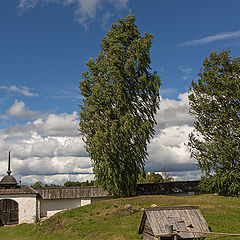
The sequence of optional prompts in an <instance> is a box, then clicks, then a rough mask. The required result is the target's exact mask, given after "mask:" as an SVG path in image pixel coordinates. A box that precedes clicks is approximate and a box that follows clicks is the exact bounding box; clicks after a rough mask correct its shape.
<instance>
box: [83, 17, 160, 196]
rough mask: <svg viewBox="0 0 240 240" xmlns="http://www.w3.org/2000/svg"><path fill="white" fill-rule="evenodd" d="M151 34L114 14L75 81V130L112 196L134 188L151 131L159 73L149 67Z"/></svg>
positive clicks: (97, 176)
mask: <svg viewBox="0 0 240 240" xmlns="http://www.w3.org/2000/svg"><path fill="white" fill-rule="evenodd" d="M152 38H153V36H152V35H151V34H147V33H145V34H144V36H143V37H142V36H141V35H140V33H139V31H138V28H137V26H136V25H135V17H134V15H132V14H130V15H129V16H128V17H127V18H125V19H119V20H118V23H115V24H112V26H111V29H110V31H109V32H108V34H107V35H106V36H105V37H104V38H103V40H102V45H101V47H102V50H101V52H100V53H99V55H98V57H97V58H96V60H95V61H94V60H93V59H90V60H89V61H88V62H87V66H88V69H89V71H87V72H84V73H83V74H82V81H81V82H80V93H81V95H82V97H83V103H82V104H80V107H81V112H80V125H79V126H80V133H81V134H82V137H83V140H84V142H85V146H86V150H87V151H88V153H89V155H90V158H91V160H92V164H93V171H94V174H95V178H96V180H97V182H98V184H100V185H101V186H102V187H103V188H104V189H106V190H107V191H108V192H109V193H110V194H114V195H115V196H131V195H133V194H134V193H135V189H136V184H137V179H138V174H139V173H140V171H141V169H143V168H144V165H145V159H146V157H147V143H148V142H149V140H150V139H151V137H152V136H153V134H154V129H153V127H154V124H155V119H154V115H155V113H156V110H157V108H158V106H159V87H160V77H159V76H158V75H157V73H156V72H151V71H150V70H151V68H150V62H151V61H150V48H151V43H152Z"/></svg>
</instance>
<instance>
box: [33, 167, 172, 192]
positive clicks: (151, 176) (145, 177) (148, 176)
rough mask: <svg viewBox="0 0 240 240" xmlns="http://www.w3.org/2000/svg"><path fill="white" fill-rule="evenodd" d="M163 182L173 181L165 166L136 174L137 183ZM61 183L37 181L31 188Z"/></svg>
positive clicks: (69, 183) (77, 184)
mask: <svg viewBox="0 0 240 240" xmlns="http://www.w3.org/2000/svg"><path fill="white" fill-rule="evenodd" d="M163 182H173V178H172V177H170V174H169V173H168V172H167V169H166V168H163V169H162V172H161V174H160V173H155V172H147V171H144V172H142V173H141V174H139V176H138V184H144V183H163ZM63 186H64V187H84V186H98V183H97V181H95V180H92V181H88V180H87V181H85V182H79V181H76V182H72V181H67V182H65V183H64V184H63ZM63 186H62V185H57V184H43V183H42V182H39V181H37V182H36V183H34V184H33V185H31V187H32V188H43V187H44V188H46V187H63Z"/></svg>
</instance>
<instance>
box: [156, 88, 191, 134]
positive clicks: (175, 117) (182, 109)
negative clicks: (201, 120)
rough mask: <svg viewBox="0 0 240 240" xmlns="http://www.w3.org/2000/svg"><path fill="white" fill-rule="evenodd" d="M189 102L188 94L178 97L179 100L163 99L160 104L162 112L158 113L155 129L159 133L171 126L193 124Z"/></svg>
mask: <svg viewBox="0 0 240 240" xmlns="http://www.w3.org/2000/svg"><path fill="white" fill-rule="evenodd" d="M188 111H189V102H188V93H187V92H186V93H183V94H179V95H178V100H173V99H168V98H166V99H162V100H161V103H160V110H158V112H157V116H156V121H157V125H156V127H155V130H156V132H157V133H158V132H159V131H161V130H162V129H165V128H167V127H171V126H181V125H190V126H192V124H193V118H192V117H191V116H190V115H189V114H188Z"/></svg>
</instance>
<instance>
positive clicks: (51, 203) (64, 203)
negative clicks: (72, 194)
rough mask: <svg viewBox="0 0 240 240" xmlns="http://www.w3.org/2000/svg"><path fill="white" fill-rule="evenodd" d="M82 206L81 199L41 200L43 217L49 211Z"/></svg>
mask: <svg viewBox="0 0 240 240" xmlns="http://www.w3.org/2000/svg"><path fill="white" fill-rule="evenodd" d="M77 207H81V199H51V200H43V199H42V200H41V214H40V215H41V217H46V216H48V215H47V212H49V214H50V215H51V212H53V211H59V210H65V209H72V208H77Z"/></svg>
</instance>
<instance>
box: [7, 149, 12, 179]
mask: <svg viewBox="0 0 240 240" xmlns="http://www.w3.org/2000/svg"><path fill="white" fill-rule="evenodd" d="M11 172H12V171H11V170H10V151H9V152H8V170H7V174H8V175H10V174H11Z"/></svg>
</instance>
